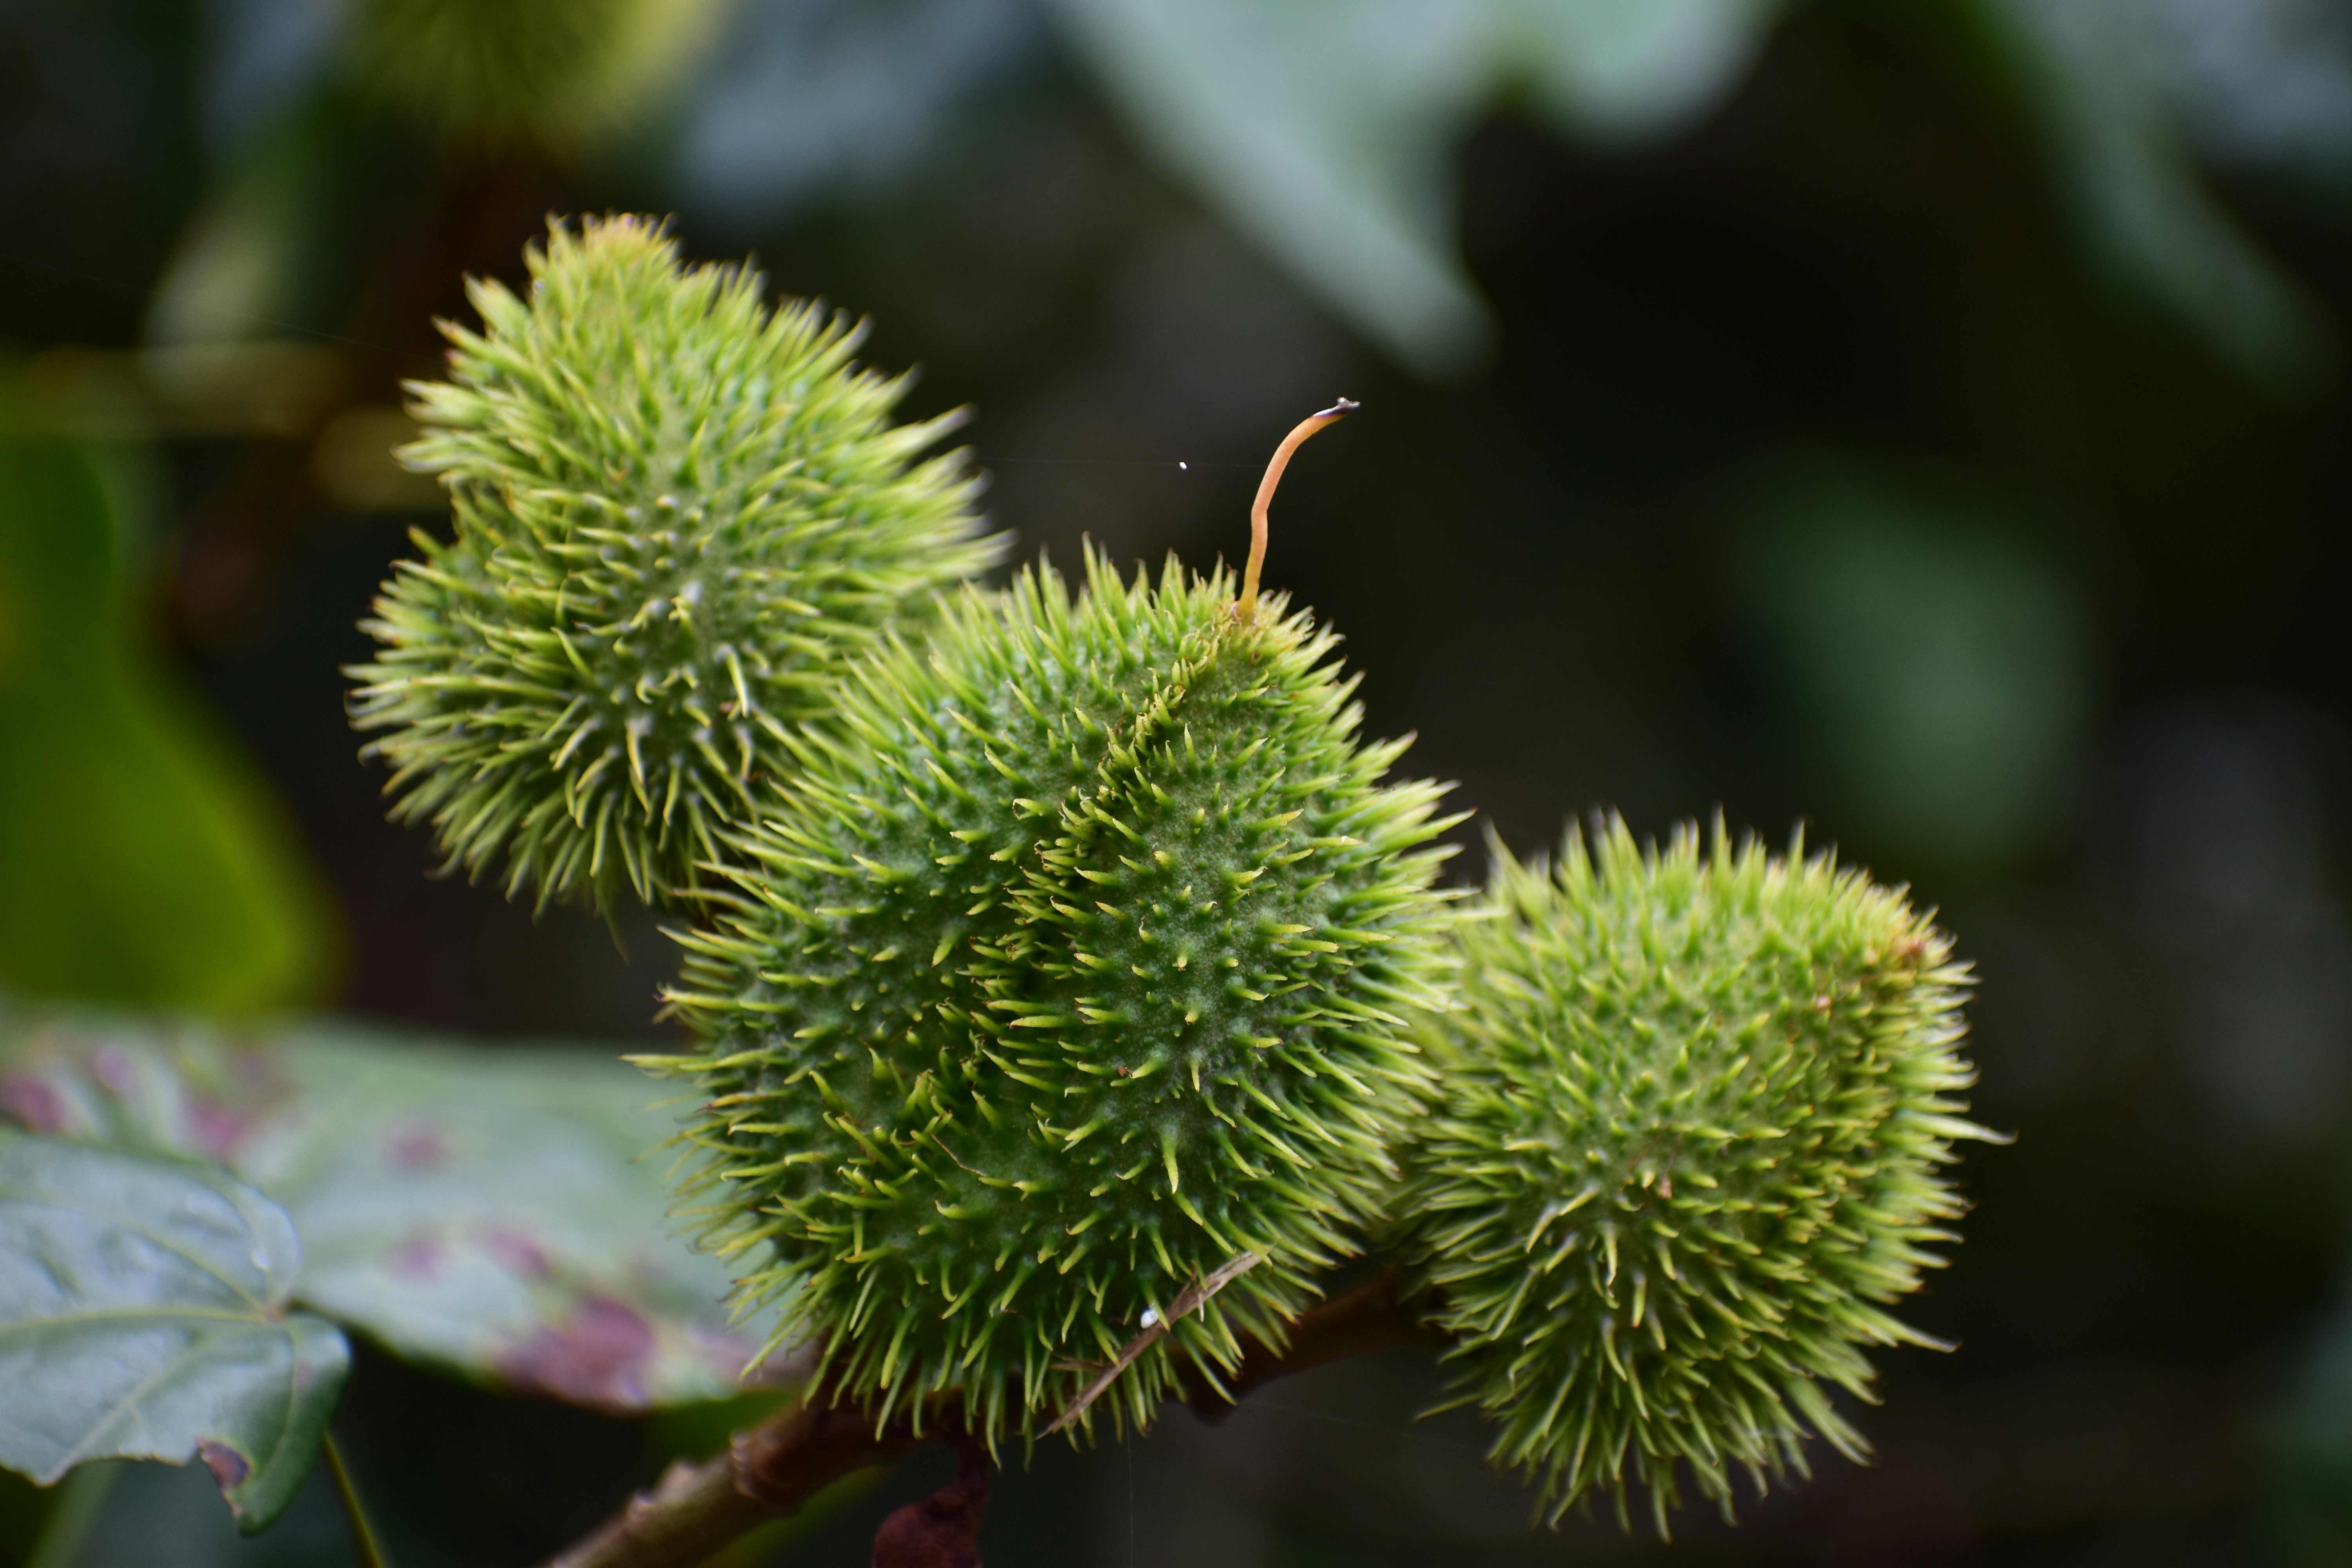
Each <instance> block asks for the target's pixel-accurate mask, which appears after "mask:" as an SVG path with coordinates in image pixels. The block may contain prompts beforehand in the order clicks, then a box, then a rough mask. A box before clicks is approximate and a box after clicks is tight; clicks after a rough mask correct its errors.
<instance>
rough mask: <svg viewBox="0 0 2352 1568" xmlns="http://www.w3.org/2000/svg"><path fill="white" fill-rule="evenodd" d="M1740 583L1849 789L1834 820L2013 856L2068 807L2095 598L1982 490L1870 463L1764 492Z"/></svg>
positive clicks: (2088, 678)
mask: <svg viewBox="0 0 2352 1568" xmlns="http://www.w3.org/2000/svg"><path fill="white" fill-rule="evenodd" d="M1737 544H1738V548H1737V550H1736V552H1735V560H1736V563H1737V564H1736V573H1737V583H1736V591H1737V593H1738V597H1739V599H1740V600H1741V604H1742V608H1743V609H1744V611H1745V613H1746V616H1747V617H1748V621H1749V624H1750V625H1751V626H1753V627H1754V628H1755V630H1756V632H1757V633H1758V634H1759V637H1760V640H1761V642H1762V645H1763V650H1764V653H1765V655H1766V670H1765V674H1766V676H1767V678H1768V680H1769V682H1770V684H1771V686H1772V688H1773V691H1774V695H1775V697H1776V698H1777V700H1779V701H1780V703H1781V704H1782V705H1783V706H1784V707H1785V708H1786V709H1787V710H1788V712H1789V717H1790V719H1791V720H1792V721H1793V725H1794V730H1795V732H1796V734H1797V735H1798V736H1799V737H1800V739H1801V742H1802V743H1803V744H1804V745H1805V746H1806V748H1807V750H1808V752H1809V753H1810V759H1809V760H1811V762H1813V763H1815V765H1816V766H1818V767H1820V768H1821V770H1822V773H1824V774H1825V775H1826V780H1827V783H1828V784H1829V785H1830V787H1831V790H1832V795H1833V799H1834V801H1835V806H1836V809H1835V812H1834V814H1830V815H1825V817H1824V821H1823V826H1825V827H1827V828H1828V829H1829V831H1830V833H1831V834H1832V835H1833V836H1835V837H1840V838H1847V837H1853V838H1856V839H1859V840H1860V841H1861V847H1862V848H1864V850H1865V851H1866V852H1870V853H1877V852H1879V851H1881V850H1891V851H1894V852H1895V853H1896V854H1898V855H1900V856H1901V857H1902V858H1904V859H1905V860H1906V862H1907V863H1910V864H1927V865H1934V866H1938V867H1952V866H1982V865H1985V864H1988V863H1998V862H2000V861H2002V860H2004V859H2006V858H2010V857H2011V856H2014V855H2016V854H2018V853H2019V852H2021V851H2022V850H2024V849H2026V848H2028V847H2030V846H2031V845H2032V843H2033V842H2034V841H2035V840H2036V839H2037V837H2039V836H2040V835H2041V834H2042V832H2043V831H2044V830H2045V829H2046V828H2048V827H2049V826H2052V825H2053V822H2054V820H2055V819H2056V818H2057V817H2058V816H2059V814H2060V813H2061V812H2062V811H2063V807H2064V805H2065V804H2066V795H2067V789H2068V785H2069V783H2070V778H2071V770H2072V768H2073V767H2074V765H2075V763H2077V761H2078V759H2079V755H2080V750H2081V746H2082V743H2083V741H2084V728H2085V726H2086V724H2087V723H2088V721H2089V715H2090V711H2091V706H2092V702H2093V699H2094V697H2095V684H2094V683H2095V670H2094V668H2093V666H2092V660H2093V648H2094V647H2095V639H2094V636H2093V628H2092V626H2091V624H2090V619H2089V612H2088V609H2087V607H2086V605H2084V600H2083V596H2082V595H2080V594H2079V593H2078V592H2077V591H2076V589H2075V587H2074V584H2073V583H2072V582H2071V581H2070V580H2069V579H2068V577H2067V576H2066V575H2065V574H2064V573H2063V571H2062V570H2061V569H2060V568H2059V566H2058V565H2057V563H2054V562H2053V561H2052V560H2051V559H2050V558H2049V557H2048V555H2047V554H2046V553H2045V552H2042V551H2041V550H2038V549H2036V548H2035V547H2034V546H2033V543H2032V533H2031V531H2030V530H2029V529H2027V528H2025V527H2023V526H2021V524H2020V522H2019V521H2018V520H2017V519H2016V518H2014V517H2012V516H2011V515H2008V514H2006V513H2005V512H2004V511H2003V510H2001V509H2000V508H1998V507H1995V506H1991V505H1989V504H1987V503H1986V502H1985V501H1984V500H1981V499H1980V498H1977V497H1974V496H1970V495H1968V494H1965V493H1959V492H1955V491H1953V490H1950V489H1946V488H1943V487H1940V486H1938V485H1937V484H1934V483H1932V482H1924V481H1918V480H1911V479H1895V478H1890V477H1889V476H1887V475H1885V474H1881V473H1878V472H1875V471H1874V470H1871V469H1868V468H1862V467H1859V466H1856V465H1853V464H1848V463H1843V462H1832V461H1821V462H1816V463H1812V464H1810V465H1802V466H1792V467H1790V468H1785V469H1783V470H1781V471H1780V472H1779V473H1778V474H1776V475H1774V476H1772V477H1770V478H1769V479H1767V480H1766V481H1765V482H1764V483H1762V484H1761V485H1760V486H1759V489H1758V493H1757V495H1756V497H1755V498H1754V500H1753V501H1752V502H1751V505H1750V509H1749V511H1748V515H1747V517H1746V518H1745V519H1744V521H1743V526H1742V529H1741V532H1740V536H1739V538H1738V542H1737Z"/></svg>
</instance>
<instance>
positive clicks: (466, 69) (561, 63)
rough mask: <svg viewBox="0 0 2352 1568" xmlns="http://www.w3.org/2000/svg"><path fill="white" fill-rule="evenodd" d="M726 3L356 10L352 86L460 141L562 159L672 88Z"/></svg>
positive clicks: (642, 0) (519, 1)
mask: <svg viewBox="0 0 2352 1568" xmlns="http://www.w3.org/2000/svg"><path fill="white" fill-rule="evenodd" d="M730 9H731V7H730V5H729V4H728V0H493V3H490V4H484V3H483V0H361V3H360V4H359V5H357V6H356V7H353V10H354V11H355V15H352V16H351V17H350V21H351V23H352V26H351V27H350V29H349V34H350V37H349V43H348V49H347V53H348V56H349V65H350V68H351V71H352V76H353V77H354V78H355V79H357V81H358V83H359V85H360V86H361V87H362V89H366V90H367V91H369V92H370V93H372V94H373V95H374V96H376V97H378V98H381V99H383V100H387V101H389V102H391V103H393V104H395V105H397V106H399V107H401V108H403V109H405V110H408V111H410V112H411V113H412V114H414V115H415V116H417V117H418V118H420V119H422V120H424V121H426V122H427V123H428V124H431V125H433V126H435V127H436V128H437V129H438V130H439V131H440V132H442V133H443V134H444V135H445V136H447V137H449V138H451V139H452V140H455V141H458V142H473V143H490V144H499V143H511V142H535V143H538V144H540V145H541V146H545V147H551V148H556V149H563V148H567V147H569V146H570V145H571V144H572V143H574V142H579V141H581V140H583V139H584V138H587V137H590V136H593V135H595V134H597V133H599V132H610V131H613V130H615V129H617V128H619V127H621V126H623V125H625V124H626V123H627V122H628V121H631V120H632V119H634V118H635V117H636V116H638V115H639V114H641V113H642V112H643V111H644V110H646V109H647V108H648V107H650V106H651V105H652V104H653V103H654V102H656V100H658V99H659V98H660V97H661V96H662V95H663V93H664V92H665V91H666V90H667V89H670V88H672V87H674V86H675V85H676V84H677V81H678V79H679V78H680V77H681V76H683V75H684V74H685V72H686V71H687V69H688V68H689V67H691V66H692V65H693V63H694V59H695V57H696V55H697V54H698V52H699V51H700V50H701V48H702V47H703V46H704V45H705V44H706V43H708V42H709V38H710V35H711V32H712V30H713V29H714V28H715V27H717V26H719V24H720V23H722V22H723V21H724V20H725V19H726V16H727V14H728V12H729V11H730Z"/></svg>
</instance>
